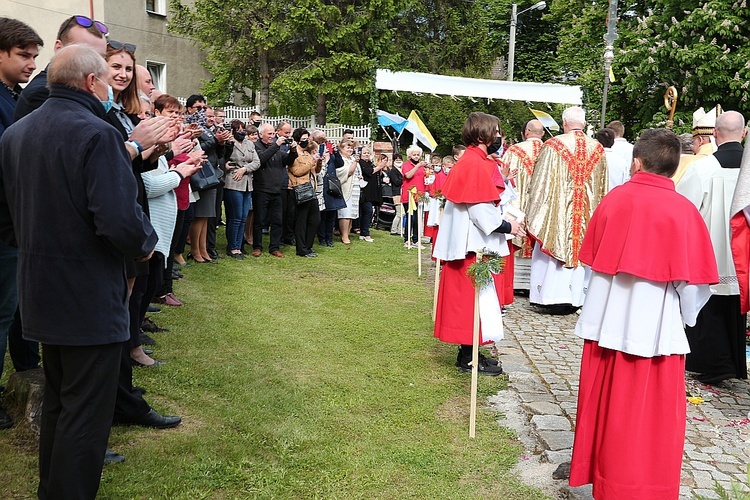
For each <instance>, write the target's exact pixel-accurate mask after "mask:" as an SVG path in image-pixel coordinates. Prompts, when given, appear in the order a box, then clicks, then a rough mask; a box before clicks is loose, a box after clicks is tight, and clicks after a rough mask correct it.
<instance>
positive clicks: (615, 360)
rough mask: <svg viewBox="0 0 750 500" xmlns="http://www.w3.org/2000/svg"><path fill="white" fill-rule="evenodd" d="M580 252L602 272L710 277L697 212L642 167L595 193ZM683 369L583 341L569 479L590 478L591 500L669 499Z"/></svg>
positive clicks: (707, 245)
mask: <svg viewBox="0 0 750 500" xmlns="http://www.w3.org/2000/svg"><path fill="white" fill-rule="evenodd" d="M644 249H646V251H644ZM580 259H581V261H582V262H584V263H586V264H588V265H590V266H591V267H592V269H593V270H594V271H596V272H598V273H601V274H608V275H615V274H617V273H627V274H631V275H634V276H637V277H639V278H642V279H645V280H649V281H653V282H658V283H669V282H673V281H686V282H688V283H689V284H694V285H705V284H711V283H716V282H718V279H719V276H718V271H717V268H716V259H715V257H714V252H713V247H712V246H711V240H710V236H709V234H708V230H707V228H706V224H705V223H704V222H703V219H702V218H701V216H700V214H699V213H698V211H697V210H696V209H695V207H694V206H693V205H692V204H691V203H690V202H689V201H688V200H687V199H686V198H684V197H683V196H682V195H680V194H678V193H676V192H675V190H674V184H673V182H672V181H671V180H670V179H668V178H666V177H662V176H658V175H655V174H651V173H647V172H638V173H636V174H635V175H634V176H633V178H632V179H631V180H630V182H627V183H625V184H623V185H622V186H619V187H617V188H615V189H614V190H612V191H611V192H610V193H609V194H607V195H606V196H605V197H604V198H603V200H602V202H601V203H600V205H599V206H598V207H597V209H596V211H595V212H594V215H593V217H592V218H591V222H590V225H589V228H588V230H587V231H586V236H585V239H584V241H583V245H582V247H581V253H580ZM622 307H628V304H626V303H623V305H622ZM654 307H655V308H660V307H661V306H660V305H659V304H654ZM585 308H586V305H585V304H584V309H585ZM684 371H685V356H684V355H680V354H673V355H668V356H654V357H640V356H635V355H631V354H627V353H625V352H621V351H617V350H613V349H605V348H602V347H600V346H599V344H598V343H597V342H595V341H593V340H586V341H585V342H584V348H583V356H582V359H581V373H580V384H579V391H578V409H577V415H576V433H575V442H574V444H573V459H572V462H571V471H570V485H571V486H580V485H583V484H588V483H593V485H594V490H593V494H594V497H595V498H596V499H597V500H607V499H628V500H629V499H654V500H656V499H659V500H661V499H664V498H678V496H679V486H680V468H681V464H682V453H683V444H684V438H685V415H686V408H685V405H686V401H685V379H684V376H685V374H684Z"/></svg>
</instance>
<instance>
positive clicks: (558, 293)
mask: <svg viewBox="0 0 750 500" xmlns="http://www.w3.org/2000/svg"><path fill="white" fill-rule="evenodd" d="M562 118H563V130H564V131H565V133H564V134H562V135H559V136H557V137H553V138H552V139H550V140H548V141H547V142H545V143H544V146H542V150H541V152H540V153H539V158H538V159H537V162H536V166H535V167H534V176H533V177H532V178H531V185H530V186H529V197H528V201H527V202H526V215H527V221H528V222H527V228H528V232H529V235H531V237H532V238H533V239H534V240H535V245H534V251H533V254H532V257H531V290H530V292H529V300H530V301H531V302H532V303H534V304H540V305H545V306H555V307H554V308H552V309H551V312H558V313H565V312H572V311H573V310H576V309H577V308H578V307H580V306H581V305H582V304H583V299H584V289H585V286H586V281H587V280H588V275H589V272H590V271H589V268H588V267H584V266H582V265H581V262H580V260H579V257H578V254H579V252H580V250H581V243H582V242H583V236H584V235H585V233H586V227H587V226H588V222H589V220H590V219H591V215H592V214H593V213H594V209H595V208H596V206H597V205H598V204H599V201H601V199H602V197H603V196H604V195H605V194H606V192H607V183H608V175H607V161H606V159H605V156H604V148H603V147H602V145H601V144H599V143H598V142H597V141H595V140H593V139H591V138H589V137H587V136H586V134H584V133H583V128H584V127H585V126H586V113H585V111H584V110H583V109H581V108H579V107H577V106H573V107H571V108H568V109H566V110H565V111H564V112H563V116H562Z"/></svg>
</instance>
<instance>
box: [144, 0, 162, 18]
mask: <svg viewBox="0 0 750 500" xmlns="http://www.w3.org/2000/svg"><path fill="white" fill-rule="evenodd" d="M146 12H148V13H149V14H158V15H160V16H166V15H167V2H166V0H146Z"/></svg>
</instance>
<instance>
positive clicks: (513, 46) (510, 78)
mask: <svg viewBox="0 0 750 500" xmlns="http://www.w3.org/2000/svg"><path fill="white" fill-rule="evenodd" d="M546 6H547V2H545V1H544V0H542V1H541V2H537V3H535V4H534V5H532V6H531V7H529V8H528V9H524V10H522V11H521V12H516V11H517V10H518V6H517V5H516V4H513V8H512V10H511V13H510V48H509V50H508V81H510V82H512V81H513V62H514V59H515V55H516V23H517V22H518V16H520V15H521V14H523V13H524V12H528V11H530V10H542V9H543V8H545V7H546Z"/></svg>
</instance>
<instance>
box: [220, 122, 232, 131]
mask: <svg viewBox="0 0 750 500" xmlns="http://www.w3.org/2000/svg"><path fill="white" fill-rule="evenodd" d="M222 126H223V127H224V129H225V130H232V125H231V124H230V123H225V124H224V125H222Z"/></svg>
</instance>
